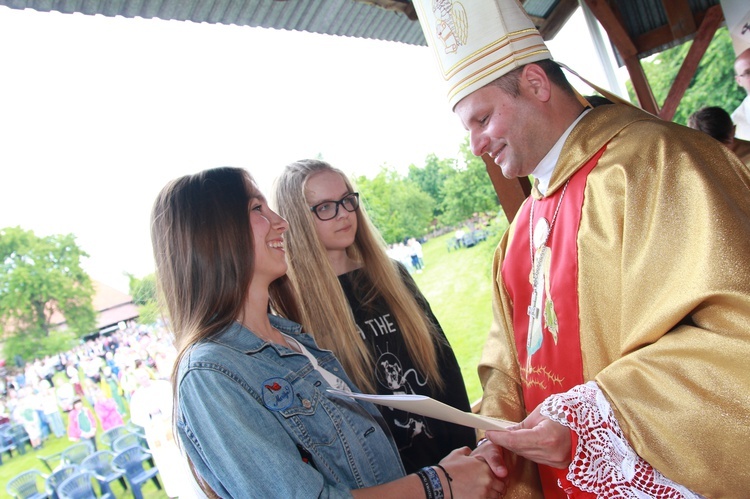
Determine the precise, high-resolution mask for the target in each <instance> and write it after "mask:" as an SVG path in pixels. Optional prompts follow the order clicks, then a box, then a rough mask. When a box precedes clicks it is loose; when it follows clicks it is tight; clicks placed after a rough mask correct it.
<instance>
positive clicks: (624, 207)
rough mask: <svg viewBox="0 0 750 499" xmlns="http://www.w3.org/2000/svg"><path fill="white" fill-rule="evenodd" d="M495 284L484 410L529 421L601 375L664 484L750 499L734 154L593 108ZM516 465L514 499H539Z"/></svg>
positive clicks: (745, 183) (633, 113)
mask: <svg viewBox="0 0 750 499" xmlns="http://www.w3.org/2000/svg"><path fill="white" fill-rule="evenodd" d="M633 125H635V126H633ZM493 275H494V276H495V277H496V281H495V287H494V291H493V316H494V319H493V325H492V328H491V330H490V334H489V336H488V339H487V343H486V345H485V349H484V352H483V354H482V359H481V362H480V365H479V375H480V379H481V381H482V384H483V387H484V396H483V400H482V407H481V412H482V414H485V415H490V416H494V417H499V418H502V419H508V420H514V421H521V420H522V419H523V418H524V417H525V416H526V415H527V414H528V413H530V412H531V411H533V410H534V409H535V408H536V407H537V406H538V405H539V404H540V403H541V402H542V401H543V400H544V399H545V398H546V397H548V396H549V395H551V394H555V393H562V392H566V391H568V390H569V389H570V388H572V387H574V386H576V385H580V384H582V383H586V382H588V381H592V380H594V381H596V383H597V385H598V386H599V388H600V389H601V390H602V392H603V393H604V395H605V396H606V398H607V400H608V401H609V402H610V404H611V406H612V410H613V411H614V415H615V417H616V418H617V421H618V423H619V424H620V427H621V429H622V431H623V433H624V435H625V437H626V438H627V439H628V442H629V443H630V445H631V446H632V447H633V448H634V450H635V451H636V452H637V453H638V455H639V456H641V457H642V458H643V459H645V460H646V461H647V462H648V463H649V464H650V465H651V466H653V467H654V468H655V469H656V470H658V471H659V472H660V473H661V474H663V475H664V476H666V477H667V478H669V479H671V480H673V481H674V482H676V483H678V484H680V485H682V486H684V487H687V488H689V489H690V490H692V491H693V492H696V493H698V494H701V495H704V496H706V497H711V498H714V497H716V498H718V497H741V496H743V495H744V494H747V491H749V490H750V467H748V466H747V457H746V455H747V451H748V449H750V175H749V174H748V169H747V168H746V167H744V165H743V164H742V163H741V162H740V161H739V160H738V159H737V158H736V157H735V156H734V155H732V153H731V152H729V151H728V150H727V149H726V148H724V147H723V146H721V144H719V143H718V142H716V141H715V140H713V139H712V138H711V137H709V136H707V135H706V134H703V133H701V132H696V131H694V130H691V129H688V128H687V127H684V126H681V125H677V124H674V123H670V122H665V121H662V120H660V119H658V118H656V117H654V116H651V115H649V114H647V113H644V112H643V111H640V110H638V109H635V108H631V107H629V106H622V105H617V104H613V105H604V106H599V107H597V108H595V109H593V110H591V111H590V112H589V113H588V114H587V115H586V116H584V117H583V118H582V119H581V121H580V122H579V123H578V125H577V126H576V127H575V128H574V129H573V131H572V133H571V134H570V136H569V137H568V139H567V140H566V142H565V145H564V146H563V150H562V152H561V155H560V158H559V160H558V162H557V165H556V166H555V170H554V172H553V175H552V179H551V182H550V186H549V189H548V191H547V193H546V196H544V197H542V196H541V194H540V193H539V192H538V191H537V190H536V189H534V191H533V193H532V197H531V198H530V199H527V201H526V202H525V204H524V205H523V206H522V207H521V210H520V211H519V213H518V214H517V216H516V217H515V219H514V222H513V224H511V227H510V228H509V230H508V232H507V233H506V235H505V236H504V238H503V240H502V241H501V242H500V245H499V246H498V249H497V251H496V254H495V261H494V264H493ZM575 445H576V439H575V438H574V442H573V447H574V448H573V452H575ZM510 467H511V477H510V487H509V492H508V494H507V495H506V497H507V498H511V497H514V498H515V497H541V496H542V492H541V491H542V486H541V485H540V478H539V469H538V468H543V467H541V466H540V467H537V466H536V465H535V464H534V463H530V462H526V461H524V460H522V459H520V458H516V462H512V463H510ZM566 472H567V470H551V469H550V468H546V469H543V470H542V477H543V480H542V482H543V483H544V486H543V490H544V494H545V495H546V496H547V497H565V494H564V493H563V492H562V490H561V489H559V488H558V487H557V486H556V480H557V478H560V477H563V478H564V476H565V473H566ZM558 473H559V474H558ZM574 492H575V497H585V494H579V493H580V491H578V490H576V491H574Z"/></svg>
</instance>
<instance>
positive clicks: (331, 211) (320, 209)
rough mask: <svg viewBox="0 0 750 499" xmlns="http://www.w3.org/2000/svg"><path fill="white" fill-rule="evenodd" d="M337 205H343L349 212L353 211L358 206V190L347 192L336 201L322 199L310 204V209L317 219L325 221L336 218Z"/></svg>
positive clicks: (337, 212)
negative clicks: (319, 201) (312, 204)
mask: <svg viewBox="0 0 750 499" xmlns="http://www.w3.org/2000/svg"><path fill="white" fill-rule="evenodd" d="M339 206H343V207H344V209H345V210H346V211H348V212H349V213H351V212H353V211H355V210H356V209H357V208H359V192H352V193H349V194H347V195H346V196H344V197H343V198H341V199H339V200H338V201H323V202H322V203H318V204H316V205H315V206H311V207H310V211H312V212H313V213H315V216H316V217H318V219H319V220H322V221H326V220H331V219H333V218H336V216H337V215H338V214H339Z"/></svg>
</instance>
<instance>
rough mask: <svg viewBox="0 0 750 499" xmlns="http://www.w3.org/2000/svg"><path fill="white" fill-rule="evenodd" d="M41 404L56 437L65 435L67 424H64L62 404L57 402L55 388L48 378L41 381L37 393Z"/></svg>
mask: <svg viewBox="0 0 750 499" xmlns="http://www.w3.org/2000/svg"><path fill="white" fill-rule="evenodd" d="M37 397H38V400H39V406H40V407H41V409H42V412H43V413H44V417H45V419H46V420H47V424H48V425H49V427H50V430H51V431H52V433H54V435H55V437H57V438H60V437H62V436H63V435H65V424H63V420H62V415H61V414H60V406H59V405H58V404H57V396H56V395H55V388H54V387H53V386H52V384H51V383H50V382H49V381H47V380H42V381H40V382H39V393H38V395H37Z"/></svg>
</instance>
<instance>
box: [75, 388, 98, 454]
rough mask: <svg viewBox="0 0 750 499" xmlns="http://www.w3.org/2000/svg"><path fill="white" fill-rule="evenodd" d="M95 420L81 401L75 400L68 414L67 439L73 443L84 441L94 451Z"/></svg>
mask: <svg viewBox="0 0 750 499" xmlns="http://www.w3.org/2000/svg"><path fill="white" fill-rule="evenodd" d="M96 430H97V428H96V418H95V417H94V415H93V414H92V413H91V410H90V409H89V408H88V407H85V406H84V405H83V401H82V400H81V399H75V401H74V402H73V409H71V411H70V412H69V413H68V439H70V440H71V441H73V442H77V441H86V442H89V444H91V448H92V449H94V450H96Z"/></svg>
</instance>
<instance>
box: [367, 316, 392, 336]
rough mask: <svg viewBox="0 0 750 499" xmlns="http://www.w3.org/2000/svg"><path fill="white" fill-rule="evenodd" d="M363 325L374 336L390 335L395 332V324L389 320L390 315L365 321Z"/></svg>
mask: <svg viewBox="0 0 750 499" xmlns="http://www.w3.org/2000/svg"><path fill="white" fill-rule="evenodd" d="M365 324H367V325H368V326H370V331H372V334H374V335H375V336H380V335H383V334H392V333H395V332H396V323H395V322H393V319H391V314H384V315H381V316H380V317H376V318H374V319H370V320H368V321H365Z"/></svg>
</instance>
